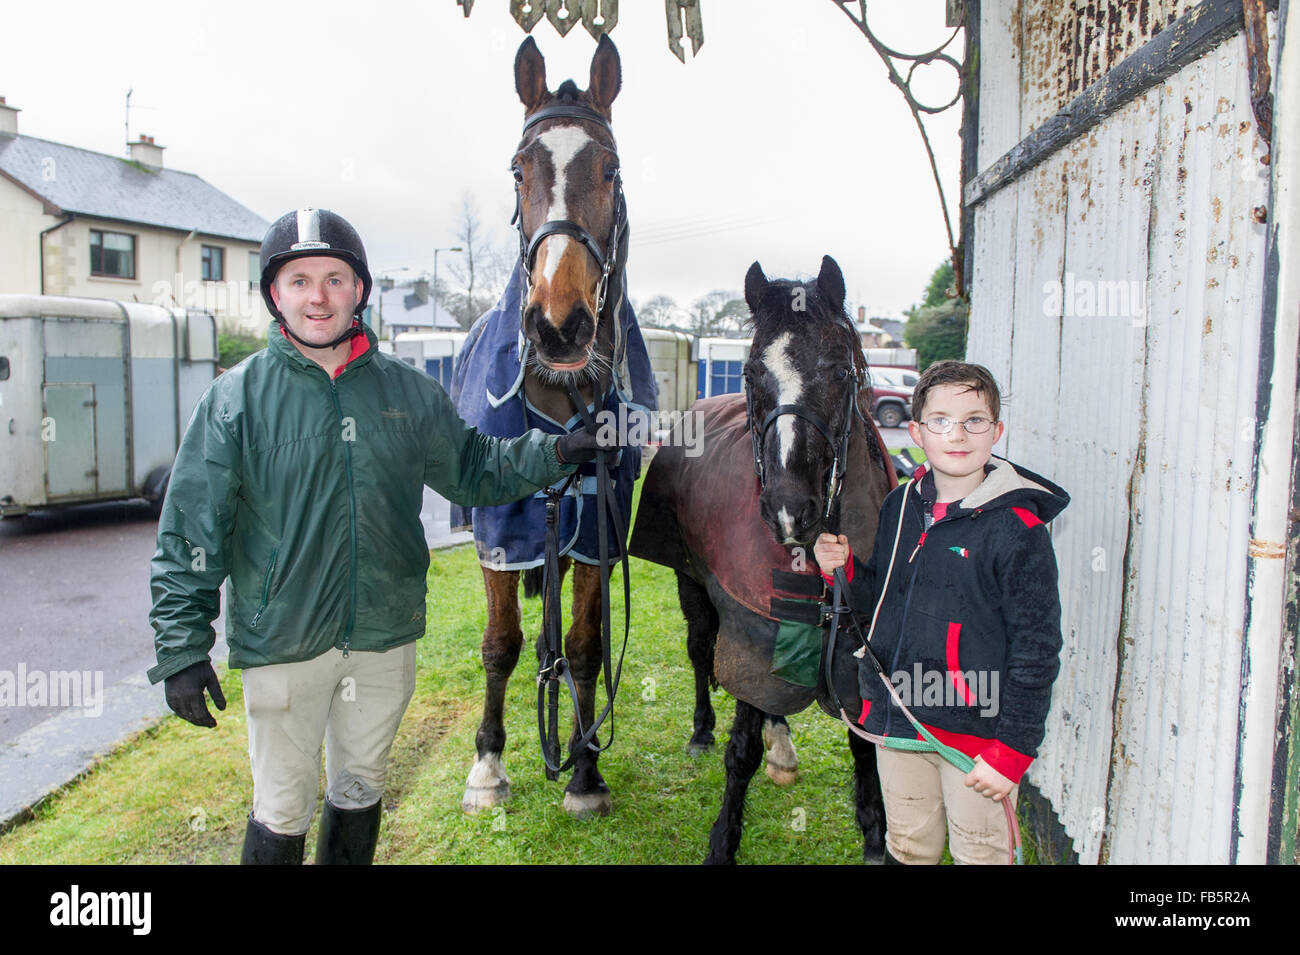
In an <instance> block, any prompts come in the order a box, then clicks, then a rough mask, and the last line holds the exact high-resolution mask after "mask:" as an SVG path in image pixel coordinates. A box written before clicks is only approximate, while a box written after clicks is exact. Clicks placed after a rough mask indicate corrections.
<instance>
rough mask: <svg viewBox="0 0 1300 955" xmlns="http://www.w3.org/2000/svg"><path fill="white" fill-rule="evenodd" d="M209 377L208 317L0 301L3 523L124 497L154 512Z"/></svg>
mask: <svg viewBox="0 0 1300 955" xmlns="http://www.w3.org/2000/svg"><path fill="white" fill-rule="evenodd" d="M216 373H217V326H216V320H215V319H214V318H213V316H212V315H211V314H209V313H208V312H204V311H197V310H193V309H191V310H186V309H182V308H164V307H162V306H158V305H144V304H140V303H135V302H117V301H112V300H109V299H91V298H64V297H59V296H51V295H0V422H2V423H0V516H3V517H8V516H12V515H17V514H23V513H25V512H26V511H28V510H31V509H33V508H41V507H50V506H58V505H67V504H82V503H86V502H90V501H112V500H125V499H130V498H144V499H146V500H148V501H150V502H151V503H153V505H154V507H155V508H157V507H159V506H160V505H161V504H162V497H163V494H164V492H165V491H166V488H167V479H168V477H169V476H170V474H171V467H172V462H173V460H174V459H175V457H176V449H177V448H178V447H179V445H180V440H181V435H182V433H183V431H184V428H185V424H186V423H187V422H188V421H189V417H190V415H191V413H192V412H193V411H194V406H195V405H196V404H198V401H199V398H201V397H202V395H203V393H204V391H206V390H207V387H208V385H209V384H211V383H212V379H213V378H214V377H216Z"/></svg>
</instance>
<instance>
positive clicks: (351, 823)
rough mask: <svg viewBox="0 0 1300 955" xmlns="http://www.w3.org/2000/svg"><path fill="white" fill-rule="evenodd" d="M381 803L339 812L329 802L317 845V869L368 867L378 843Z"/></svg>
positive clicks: (326, 801) (326, 803) (327, 802)
mask: <svg viewBox="0 0 1300 955" xmlns="http://www.w3.org/2000/svg"><path fill="white" fill-rule="evenodd" d="M382 811H383V806H382V800H380V802H377V803H375V804H374V805H373V806H367V807H366V808H365V809H339V808H338V807H337V806H335V805H334V804H333V803H332V802H330V801H329V800H328V799H326V800H325V812H324V813H323V814H322V815H321V820H320V838H319V839H318V840H317V841H316V864H317V865H370V863H371V862H373V861H374V858H375V843H376V842H378V841H379V816H380V813H381V812H382Z"/></svg>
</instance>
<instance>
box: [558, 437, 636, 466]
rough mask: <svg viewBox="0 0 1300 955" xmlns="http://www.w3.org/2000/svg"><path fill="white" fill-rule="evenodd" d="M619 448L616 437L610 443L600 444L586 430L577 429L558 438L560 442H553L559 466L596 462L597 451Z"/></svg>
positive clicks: (620, 446)
mask: <svg viewBox="0 0 1300 955" xmlns="http://www.w3.org/2000/svg"><path fill="white" fill-rule="evenodd" d="M621 448H622V445H620V444H618V439H617V436H615V439H614V441H612V442H611V443H609V444H601V443H600V442H599V441H598V440H597V439H596V435H595V434H593V433H592V432H590V431H588V430H587V429H586V428H579V429H578V430H577V431H570V432H569V433H568V434H565V435H561V436H560V440H559V441H557V442H555V456H556V457H558V458H559V459H560V463H561V464H586V463H587V462H588V461H594V460H596V451H597V449H599V450H602V451H619V450H621Z"/></svg>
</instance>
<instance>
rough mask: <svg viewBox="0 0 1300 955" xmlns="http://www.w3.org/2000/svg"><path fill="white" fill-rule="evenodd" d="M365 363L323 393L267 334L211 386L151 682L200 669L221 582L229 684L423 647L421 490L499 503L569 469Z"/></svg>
mask: <svg viewBox="0 0 1300 955" xmlns="http://www.w3.org/2000/svg"><path fill="white" fill-rule="evenodd" d="M366 336H367V338H368V347H367V349H366V351H365V353H364V354H361V355H359V356H357V357H356V358H353V359H352V360H351V361H350V362H349V363H348V364H347V365H346V366H345V367H344V368H343V370H342V372H341V373H340V374H339V375H338V377H337V378H335V379H333V380H331V379H330V377H329V375H327V374H326V372H325V370H324V369H323V368H321V367H320V366H319V365H317V364H316V363H315V362H313V361H310V360H309V359H307V358H305V357H304V356H303V355H302V354H301V353H300V352H299V351H298V350H297V349H296V348H295V347H294V346H293V344H292V343H291V342H290V341H289V340H288V339H287V338H285V337H284V335H283V334H282V333H281V332H280V329H279V326H278V325H272V326H271V330H270V334H269V335H268V347H267V348H266V349H265V350H264V351H260V352H258V353H257V354H255V355H252V356H250V357H249V358H248V359H247V360H246V361H244V362H241V363H240V364H239V365H238V366H236V367H235V368H232V369H231V370H230V371H227V372H226V373H225V374H223V375H221V376H220V377H219V378H218V379H217V380H216V381H214V382H213V383H212V385H211V387H210V388H209V389H208V391H207V393H206V394H205V395H204V396H203V398H202V399H201V400H200V401H199V404H198V406H197V407H196V408H195V411H194V416H193V417H192V418H191V419H190V423H189V426H188V427H187V429H186V431H185V438H184V440H183V441H182V443H181V447H180V451H179V452H178V453H177V455H176V463H175V466H174V468H173V470H172V474H171V481H170V484H169V485H168V488H167V497H166V500H165V501H164V504H163V511H162V519H161V520H160V521H159V523H158V550H157V553H156V554H155V555H154V558H153V564H152V577H151V589H152V592H153V610H152V611H151V613H150V615H149V620H150V623H152V624H153V627H154V631H155V633H156V637H155V646H156V649H157V655H158V665H157V666H155V667H153V668H152V669H151V670H150V671H149V679H150V681H151V682H153V683H157V682H158V681H160V680H164V679H166V678H167V677H169V676H171V675H172V674H174V673H177V672H179V671H180V670H183V669H185V667H188V666H190V665H191V664H193V663H197V662H200V661H202V660H206V659H208V653H209V651H211V649H212V645H213V643H214V642H215V635H214V632H213V629H212V622H213V620H215V619H216V617H217V615H218V612H219V610H220V588H221V584H222V582H223V581H224V580H226V578H229V580H230V584H229V586H228V587H227V592H226V595H227V599H228V601H229V603H228V606H227V608H226V642H227V644H228V645H229V647H230V665H231V666H232V667H236V668H242V667H255V666H263V665H266V664H271V663H290V662H295V661H299V660H309V659H312V658H313V657H317V656H319V655H320V654H322V653H324V652H326V651H327V650H329V649H330V648H331V647H338V648H339V649H341V650H343V651H345V652H347V651H348V650H388V649H390V648H392V647H396V646H400V645H401V644H404V643H409V642H410V641H412V640H415V639H416V638H418V637H420V636H422V635H423V634H424V624H425V608H424V599H425V574H426V572H427V571H428V567H429V549H428V546H427V544H426V542H425V538H424V530H423V527H422V525H421V523H420V505H421V501H422V499H423V486H424V485H425V484H428V485H429V486H430V487H431V488H433V489H434V490H435V491H437V492H438V493H439V494H441V495H443V496H444V497H446V498H448V499H450V500H452V501H455V502H457V503H459V504H472V505H483V504H501V503H504V502H507V501H513V500H517V499H519V498H521V497H526V496H527V495H529V494H532V493H534V492H535V491H537V490H538V489H539V488H542V487H545V486H546V485H547V484H550V483H552V482H554V481H556V480H558V479H560V478H561V477H563V476H564V475H566V474H568V473H570V472H571V471H573V470H574V467H573V466H572V465H564V464H560V463H559V462H558V461H557V459H556V455H555V442H556V438H554V437H551V436H548V435H544V434H543V433H542V432H540V431H529V432H528V433H527V434H525V435H523V436H522V437H519V438H514V439H510V440H502V439H497V438H491V437H487V436H485V435H482V434H479V433H478V431H477V430H476V429H474V428H471V427H469V426H468V425H466V424H465V423H464V422H463V421H462V420H461V419H460V416H459V415H457V414H456V409H455V408H454V407H453V406H452V403H451V399H450V398H448V397H447V394H446V392H444V391H443V390H442V388H441V387H440V386H439V385H438V383H437V382H435V381H434V380H433V379H432V378H430V377H429V376H427V375H425V374H424V373H423V372H421V371H417V370H416V369H415V368H412V367H411V366H409V365H407V364H405V363H403V362H401V361H398V360H397V359H394V358H392V357H390V356H388V355H383V354H380V353H379V351H378V349H377V345H376V341H375V337H374V335H373V334H372V333H371V332H370V330H369V329H366Z"/></svg>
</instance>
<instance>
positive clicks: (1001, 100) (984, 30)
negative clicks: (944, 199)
mask: <svg viewBox="0 0 1300 955" xmlns="http://www.w3.org/2000/svg"><path fill="white" fill-rule="evenodd" d="M1022 2H1023V0H983V2H981V3H980V5H979V14H980V32H979V36H980V40H979V46H980V48H979V96H978V103H979V116H980V122H979V136H978V148H977V151H976V159H975V169H974V172H975V173H979V172H983V171H984V170H985V169H987V168H988V166H989V164H991V163H992V162H994V161H995V160H996V159H998V157H1000V156H1001V155H1002V154H1003V153H1005V152H1007V151H1008V150H1010V149H1011V147H1012V146H1014V145H1015V144H1016V143H1018V142H1019V141H1020V138H1021V135H1020V5H1021V3H1022Z"/></svg>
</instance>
